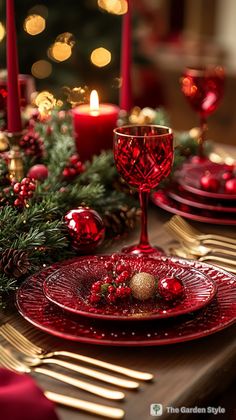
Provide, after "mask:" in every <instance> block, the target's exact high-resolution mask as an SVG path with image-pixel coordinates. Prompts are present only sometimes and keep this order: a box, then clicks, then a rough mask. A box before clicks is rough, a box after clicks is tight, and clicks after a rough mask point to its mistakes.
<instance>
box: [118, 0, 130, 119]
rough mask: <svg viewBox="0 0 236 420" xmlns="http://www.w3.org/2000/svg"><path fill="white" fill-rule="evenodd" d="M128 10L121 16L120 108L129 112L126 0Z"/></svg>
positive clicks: (128, 53) (128, 47) (128, 31)
mask: <svg viewBox="0 0 236 420" xmlns="http://www.w3.org/2000/svg"><path fill="white" fill-rule="evenodd" d="M127 4H128V10H127V13H125V15H124V16H123V22H122V38H121V70H120V76H121V89H120V108H121V109H124V110H125V111H127V112H129V111H130V109H131V108H132V105H133V103H132V102H133V100H132V87H131V63H132V57H131V55H132V48H131V43H132V39H131V10H130V0H127Z"/></svg>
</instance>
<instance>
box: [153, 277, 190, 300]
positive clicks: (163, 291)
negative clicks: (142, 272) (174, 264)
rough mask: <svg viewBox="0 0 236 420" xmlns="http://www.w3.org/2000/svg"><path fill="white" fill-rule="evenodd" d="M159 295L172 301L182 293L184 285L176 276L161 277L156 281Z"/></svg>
mask: <svg viewBox="0 0 236 420" xmlns="http://www.w3.org/2000/svg"><path fill="white" fill-rule="evenodd" d="M157 290H158V292H159V295H160V296H161V297H162V298H163V299H164V300H166V301H168V302H172V301H174V300H176V299H179V298H181V297H182V296H183V294H184V286H183V284H182V282H181V280H179V279H178V278H176V277H163V278H162V279H160V280H159V282H158V287H157Z"/></svg>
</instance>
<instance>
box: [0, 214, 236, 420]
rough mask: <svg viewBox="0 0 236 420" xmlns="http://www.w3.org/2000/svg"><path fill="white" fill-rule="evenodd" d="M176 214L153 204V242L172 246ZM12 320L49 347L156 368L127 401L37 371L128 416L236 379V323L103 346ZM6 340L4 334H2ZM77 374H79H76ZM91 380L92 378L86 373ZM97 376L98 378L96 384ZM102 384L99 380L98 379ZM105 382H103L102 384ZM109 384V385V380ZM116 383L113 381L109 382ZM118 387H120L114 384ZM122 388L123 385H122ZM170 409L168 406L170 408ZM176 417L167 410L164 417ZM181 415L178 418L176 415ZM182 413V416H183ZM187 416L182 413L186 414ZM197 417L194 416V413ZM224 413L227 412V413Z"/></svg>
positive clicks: (46, 383)
mask: <svg viewBox="0 0 236 420" xmlns="http://www.w3.org/2000/svg"><path fill="white" fill-rule="evenodd" d="M169 218H170V215H169V214H167V213H165V212H164V211H161V210H158V209H156V208H152V209H150V217H149V231H150V239H151V242H152V244H155V245H158V246H161V247H163V248H164V249H165V250H166V251H168V248H169V246H170V245H171V243H172V242H173V239H172V238H171V237H170V236H169V235H168V234H167V233H166V231H165V230H164V227H163V223H164V222H165V221H166V220H168V219H169ZM193 225H194V226H196V227H197V228H199V229H201V230H202V231H208V232H217V233H218V232H221V233H222V232H224V234H229V235H231V236H232V235H233V234H234V235H235V237H236V232H235V229H234V232H232V227H219V226H213V225H212V226H209V225H204V224H199V223H193ZM137 237H138V231H136V232H133V234H131V235H130V236H129V237H128V238H125V239H123V240H122V241H121V242H116V243H115V244H114V246H113V247H112V248H109V250H108V251H109V252H113V251H115V250H119V249H120V248H121V247H122V245H123V244H124V243H125V244H130V243H133V242H134V241H137ZM6 321H9V322H11V323H12V325H13V326H16V327H17V328H18V329H19V331H21V332H22V333H25V334H26V335H27V337H28V338H30V339H32V340H34V341H35V343H36V344H39V345H42V346H44V347H45V348H48V349H67V350H70V351H74V352H78V353H81V354H84V355H87V356H92V357H95V358H100V359H103V360H105V361H107V362H111V363H116V364H120V365H123V366H127V367H129V368H133V369H137V370H143V371H147V372H151V373H153V374H154V375H155V380H154V381H153V382H152V383H143V384H142V385H141V388H140V390H138V391H126V392H125V393H126V399H125V401H123V402H117V403H116V402H114V403H111V402H108V401H106V400H105V399H103V398H99V397H95V396H92V394H88V393H86V392H85V391H78V390H75V389H74V388H72V387H71V386H69V385H64V384H61V383H59V382H57V381H55V380H52V379H47V378H46V377H45V378H44V377H43V376H42V375H41V376H40V375H36V374H35V375H34V377H35V379H36V381H37V382H38V383H39V384H40V385H41V386H42V387H43V388H44V389H48V390H51V391H55V392H59V393H61V394H66V395H70V396H74V397H77V398H81V399H86V400H90V401H94V402H97V403H101V404H107V405H111V406H117V407H121V408H123V409H124V410H125V412H126V417H125V418H126V419H127V420H134V419H138V420H146V419H148V418H152V417H150V404H152V403H161V404H163V406H164V407H167V406H174V407H181V406H185V407H186V406H187V407H194V406H195V405H197V406H199V407H204V406H206V405H208V404H207V401H209V400H210V399H212V398H214V397H216V396H218V395H220V394H221V393H222V392H223V391H224V389H226V387H227V386H228V385H230V384H231V383H233V381H234V380H235V369H233V367H235V361H236V335H235V332H236V325H234V326H231V327H229V328H227V329H225V330H223V331H221V332H218V333H216V334H214V335H211V336H209V337H206V338H202V339H199V340H195V341H191V342H186V343H181V344H175V345H169V346H161V347H144V348H143V347H142V348H133V347H130V348H125V347H109V346H97V345H92V344H83V343H73V342H69V341H66V340H61V339H57V338H55V337H52V336H50V335H48V334H46V333H43V332H41V331H39V330H37V329H36V328H34V327H32V326H31V325H30V324H29V323H28V322H27V321H25V320H24V319H23V318H22V317H21V316H20V315H19V314H18V313H17V312H16V311H15V310H12V311H8V312H5V313H1V314H0V323H3V322H6ZM0 342H2V339H0ZM73 376H74V377H79V375H77V376H76V374H74V373H73ZM86 381H88V382H89V379H87V378H86ZM95 382H96V381H95V380H93V383H95ZM96 383H97V384H98V382H96ZM100 384H102V383H100ZM105 386H106V385H105ZM109 387H111V388H112V386H109ZM114 389H115V388H114ZM116 389H117V388H116ZM164 411H165V409H164ZM57 412H58V414H59V417H60V419H61V420H75V419H76V420H79V419H81V420H86V419H88V420H89V419H91V420H92V419H97V418H98V417H96V416H93V415H89V414H85V413H83V412H79V411H75V410H72V409H67V408H63V407H57ZM171 416H172V418H173V415H171V414H168V413H166V412H164V414H163V416H162V418H163V419H168V418H169V417H170V418H171ZM175 418H176V417H175ZM178 418H180V417H178ZM182 418H185V417H184V416H183V417H182V416H181V419H182ZM190 418H191V416H190ZM222 418H223V417H222Z"/></svg>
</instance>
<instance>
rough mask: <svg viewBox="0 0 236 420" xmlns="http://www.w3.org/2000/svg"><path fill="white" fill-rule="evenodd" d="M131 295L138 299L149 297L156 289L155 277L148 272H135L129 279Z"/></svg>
mask: <svg viewBox="0 0 236 420" xmlns="http://www.w3.org/2000/svg"><path fill="white" fill-rule="evenodd" d="M130 287H131V290H132V295H133V297H135V298H136V299H138V300H147V299H150V298H151V297H152V296H153V294H154V293H155V290H156V279H155V277H154V276H153V275H152V274H149V273H137V274H135V275H134V276H133V277H132V278H131V280H130Z"/></svg>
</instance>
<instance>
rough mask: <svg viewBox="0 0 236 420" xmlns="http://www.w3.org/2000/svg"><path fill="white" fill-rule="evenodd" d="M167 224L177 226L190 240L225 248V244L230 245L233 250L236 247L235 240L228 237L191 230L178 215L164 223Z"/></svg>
mask: <svg viewBox="0 0 236 420" xmlns="http://www.w3.org/2000/svg"><path fill="white" fill-rule="evenodd" d="M169 223H171V225H177V226H178V227H179V228H180V229H181V230H182V231H183V232H184V233H185V234H186V235H188V236H189V237H190V238H191V239H192V240H198V241H202V242H203V243H205V244H210V243H211V244H213V245H223V246H227V244H230V245H231V246H232V247H233V248H235V246H236V239H234V238H230V237H228V236H223V235H217V234H212V233H208V234H205V233H202V232H200V231H199V230H197V229H195V228H193V227H192V226H191V225H190V224H189V223H188V222H186V220H184V219H183V218H182V217H181V216H178V215H175V216H173V217H172V218H171V219H170V221H169V222H167V223H166V225H168V224H169ZM228 246H229V245H228Z"/></svg>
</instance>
